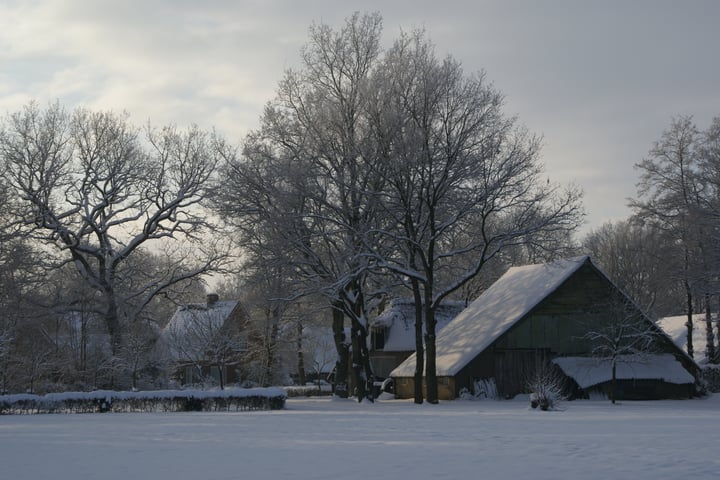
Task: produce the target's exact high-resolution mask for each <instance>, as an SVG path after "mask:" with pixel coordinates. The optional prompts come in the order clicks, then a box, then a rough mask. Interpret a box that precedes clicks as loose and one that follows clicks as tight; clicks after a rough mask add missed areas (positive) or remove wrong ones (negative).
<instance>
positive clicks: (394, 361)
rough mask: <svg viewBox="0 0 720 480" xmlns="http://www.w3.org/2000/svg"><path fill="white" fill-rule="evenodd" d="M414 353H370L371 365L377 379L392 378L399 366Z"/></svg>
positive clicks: (377, 351) (375, 351)
mask: <svg viewBox="0 0 720 480" xmlns="http://www.w3.org/2000/svg"><path fill="white" fill-rule="evenodd" d="M412 353H413V352H385V351H382V350H374V351H370V365H371V366H372V369H373V373H374V374H375V377H377V378H379V379H385V378H387V377H389V376H390V372H392V371H393V370H394V369H395V368H396V367H397V366H398V365H400V364H401V363H402V362H404V361H405V359H407V358H408V357H409V356H410V355H411V354H412Z"/></svg>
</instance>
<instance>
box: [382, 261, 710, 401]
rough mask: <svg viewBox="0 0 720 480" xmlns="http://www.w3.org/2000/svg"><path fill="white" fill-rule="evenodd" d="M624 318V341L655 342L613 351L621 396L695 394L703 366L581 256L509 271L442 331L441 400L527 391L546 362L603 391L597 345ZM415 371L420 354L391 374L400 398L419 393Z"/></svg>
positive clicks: (604, 367) (574, 381)
mask: <svg viewBox="0 0 720 480" xmlns="http://www.w3.org/2000/svg"><path fill="white" fill-rule="evenodd" d="M618 306H621V307H622V308H620V307H618ZM619 323H622V325H621V328H620V331H622V330H623V329H625V331H626V333H625V336H626V337H627V338H625V339H624V340H623V341H624V342H630V341H631V339H630V335H631V333H630V332H634V333H632V335H633V336H634V335H637V332H643V334H644V335H646V336H647V338H648V339H649V340H648V341H647V342H646V344H645V345H644V346H643V351H642V352H638V353H637V354H635V355H625V356H623V355H615V358H616V360H617V363H618V365H623V367H622V368H618V369H617V375H616V379H617V382H618V390H617V393H618V394H619V395H618V397H617V398H667V397H672V398H678V397H679V398H682V397H688V396H691V395H692V394H693V393H694V385H695V379H696V378H697V371H698V367H697V365H696V364H695V363H694V362H693V361H692V359H691V358H690V357H688V356H687V354H686V353H685V352H683V351H682V349H680V348H678V347H677V346H676V345H675V344H674V343H673V342H672V340H671V339H670V338H669V337H668V336H667V335H665V334H664V333H663V332H662V331H661V330H660V329H659V328H658V327H657V326H656V325H655V324H654V323H653V322H652V321H651V320H650V319H649V318H648V317H647V316H646V315H645V314H644V313H643V312H642V311H640V310H639V309H638V308H637V307H636V306H635V305H634V303H633V302H631V301H630V300H629V299H628V298H627V296H626V295H625V294H624V293H623V292H622V291H620V290H619V289H618V288H617V287H616V286H615V285H614V284H613V283H612V282H611V281H610V280H609V279H608V277H607V276H606V275H605V274H604V273H603V272H602V271H600V269H599V268H597V267H596V266H595V265H594V264H593V263H592V261H591V260H590V258H589V257H587V256H583V257H575V258H571V259H565V260H560V261H556V262H553V263H547V264H539V265H527V266H522V267H513V268H510V269H509V270H508V271H507V272H506V273H505V275H503V276H502V277H501V278H500V279H499V280H498V281H497V282H495V283H494V284H493V285H492V286H491V287H490V288H488V289H487V290H486V291H485V292H484V293H483V294H482V295H480V297H478V298H477V299H476V300H475V301H474V302H473V303H471V304H470V305H469V306H468V307H467V308H466V309H465V310H463V311H462V312H461V313H460V314H459V315H458V316H457V317H456V318H455V319H454V320H453V321H452V322H450V323H449V324H448V325H447V326H446V327H445V328H443V329H442V330H441V331H440V332H439V333H438V336H437V339H436V347H437V376H438V394H439V398H440V399H453V398H457V397H458V395H459V393H460V392H461V391H462V390H463V389H467V390H469V391H472V390H473V388H475V386H476V385H478V384H483V385H487V384H488V383H492V384H494V386H495V388H496V391H497V394H498V396H500V397H504V398H511V397H513V396H515V395H517V394H520V393H526V392H527V384H528V379H529V378H530V376H531V375H532V374H533V372H536V371H539V370H540V369H544V368H547V366H548V365H550V366H551V368H557V369H559V370H558V371H559V372H560V373H561V375H564V376H565V378H566V380H567V382H568V384H569V385H571V390H573V391H574V392H576V393H579V394H582V393H583V392H588V391H591V390H593V389H598V390H606V389H607V388H608V383H609V381H610V373H611V371H612V368H611V367H610V366H609V363H608V360H609V359H608V358H599V357H598V354H597V352H598V351H599V349H598V344H597V343H598V342H599V341H600V340H598V339H599V338H600V337H602V335H601V333H603V332H604V331H609V330H610V329H612V328H617V325H618V324H619ZM618 353H619V351H618ZM414 370H415V355H414V354H413V355H411V356H410V357H409V358H408V359H407V360H405V362H403V363H402V364H400V365H399V366H398V367H397V368H396V369H394V370H393V371H392V372H391V374H390V375H391V377H392V378H393V380H394V383H395V395H396V396H397V397H398V398H412V396H413V389H414V380H413V373H414Z"/></svg>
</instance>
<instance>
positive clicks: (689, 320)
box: [685, 281, 695, 358]
mask: <svg viewBox="0 0 720 480" xmlns="http://www.w3.org/2000/svg"><path fill="white" fill-rule="evenodd" d="M685 295H686V299H687V322H686V323H685V326H686V327H687V353H688V355H689V356H690V358H695V351H694V349H693V337H692V336H693V305H692V300H693V298H692V292H691V291H690V285H689V284H688V282H687V281H685Z"/></svg>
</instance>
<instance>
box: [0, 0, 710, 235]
mask: <svg viewBox="0 0 720 480" xmlns="http://www.w3.org/2000/svg"><path fill="white" fill-rule="evenodd" d="M362 6H363V9H364V10H367V11H375V10H377V11H379V12H380V13H381V14H382V15H383V18H384V25H385V44H386V45H387V44H389V43H390V42H391V41H392V39H393V38H394V37H396V36H397V34H398V32H399V31H400V29H404V30H409V29H412V28H414V27H419V26H424V27H425V28H426V29H427V31H428V33H429V35H430V37H431V38H432V39H433V41H434V42H435V43H436V45H437V49H438V52H439V53H440V54H452V55H454V56H455V57H456V58H458V59H459V60H461V61H462V62H463V65H464V66H465V69H466V71H467V72H474V71H478V70H481V69H484V70H486V72H487V78H488V80H490V81H492V82H493V83H494V84H495V85H496V86H497V88H498V89H500V90H501V91H502V92H504V93H505V95H506V99H507V103H506V111H507V112H508V113H509V114H512V115H516V114H517V115H518V116H519V119H520V122H521V123H524V124H525V125H527V127H528V128H529V129H530V130H531V131H534V132H538V133H541V134H543V135H544V138H545V143H546V147H545V149H544V155H543V156H544V163H545V164H546V165H547V170H548V175H549V176H550V177H551V178H553V179H556V180H561V181H575V182H576V183H578V184H580V186H582V187H583V188H584V189H585V191H586V201H587V204H588V210H589V212H590V221H591V222H592V223H600V222H602V221H603V220H604V219H607V218H616V217H618V216H622V215H625V214H626V213H625V212H627V208H626V207H625V198H626V197H629V196H632V195H634V193H635V192H634V184H635V177H636V172H635V171H634V169H633V164H634V163H635V162H638V161H640V160H641V159H642V156H644V155H645V153H646V152H647V151H648V149H649V148H650V146H651V144H652V141H653V140H655V139H656V138H658V137H659V136H660V134H661V133H662V130H663V129H664V128H666V126H667V125H668V124H669V121H670V117H671V116H672V115H677V114H693V115H695V116H696V119H697V121H698V124H699V126H700V127H701V128H703V127H704V126H706V125H707V124H708V123H709V121H710V119H711V118H712V116H713V115H718V114H720V95H718V93H717V85H719V84H720V65H718V62H717V61H715V58H716V56H717V52H716V47H717V45H718V44H720V33H718V32H719V31H720V30H718V29H717V28H716V25H715V21H716V19H717V18H718V17H720V3H718V2H716V1H712V0H691V1H687V2H674V1H670V0H637V1H633V2H626V1H620V0H608V1H606V2H577V1H575V0H558V1H554V2H536V1H531V0H514V1H499V0H498V1H490V0H486V1H470V0H467V1H453V0H448V1H445V2H436V1H430V0H417V1H411V0H397V1H393V2H386V1H380V0H368V1H366V2H363V5H362ZM351 13H352V7H351V6H347V5H343V2H336V1H330V0H314V1H308V2H296V1H292V0H282V1H278V0H276V1H263V0H249V1H248V0H244V1H231V0H211V1H208V2H196V1H190V0H178V1H169V0H165V1H160V0H158V1H151V2H146V1H140V0H127V1H124V2H115V1H109V0H23V1H19V0H18V1H12V0H10V1H5V2H3V3H2V4H0V111H8V110H9V111H14V110H17V109H19V108H21V107H22V106H23V105H24V104H26V103H27V102H28V101H29V100H30V99H37V100H38V101H40V102H41V103H46V102H51V101H54V100H56V99H59V100H60V101H61V102H62V103H63V104H64V105H66V106H67V107H69V108H72V107H74V106H76V105H85V106H88V107H91V108H98V109H114V110H127V111H128V112H130V114H131V118H132V119H133V120H135V121H136V122H138V123H144V122H145V121H147V120H151V121H152V122H153V123H155V124H164V123H170V122H173V123H177V124H179V125H187V124H189V123H197V124H199V125H200V126H201V127H203V128H211V127H213V126H215V127H217V128H218V130H219V131H221V132H222V133H225V134H226V135H227V136H228V137H229V139H230V140H231V141H234V142H239V141H240V139H241V138H242V136H243V135H244V134H245V133H246V132H247V131H249V130H250V129H253V128H256V127H257V125H258V118H259V116H260V115H261V113H262V109H263V106H264V104H265V103H266V102H267V101H268V100H270V99H271V98H272V96H273V95H274V92H275V90H276V85H277V82H278V81H279V80H280V79H281V77H282V75H283V70H284V69H285V68H288V67H291V66H296V65H298V62H299V51H300V47H301V45H302V44H303V43H304V42H305V41H306V39H307V31H308V27H309V25H310V24H311V23H312V22H325V23H329V24H331V25H335V26H339V25H341V23H342V20H343V19H344V18H345V17H347V16H348V15H350V14H351Z"/></svg>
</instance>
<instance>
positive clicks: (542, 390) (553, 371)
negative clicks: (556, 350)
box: [527, 364, 565, 411]
mask: <svg viewBox="0 0 720 480" xmlns="http://www.w3.org/2000/svg"><path fill="white" fill-rule="evenodd" d="M527 388H528V390H529V391H530V406H531V407H532V408H537V407H540V409H541V410H545V411H547V410H555V409H557V407H558V405H559V404H560V402H561V401H562V400H565V377H564V375H563V374H562V373H560V372H559V371H558V370H557V368H556V367H555V366H554V365H551V364H542V365H540V366H538V367H537V369H536V370H535V371H534V372H533V373H532V374H531V375H530V378H529V379H528V382H527Z"/></svg>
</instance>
